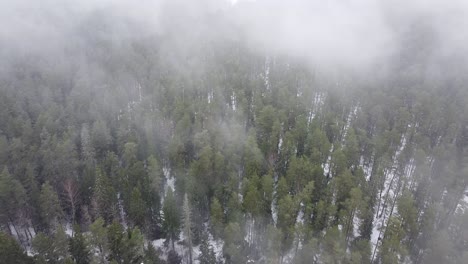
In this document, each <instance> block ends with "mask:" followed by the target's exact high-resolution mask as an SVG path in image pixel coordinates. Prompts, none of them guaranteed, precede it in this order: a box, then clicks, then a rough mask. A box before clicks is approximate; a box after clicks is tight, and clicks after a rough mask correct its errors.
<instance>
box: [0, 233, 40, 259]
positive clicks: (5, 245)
mask: <svg viewBox="0 0 468 264" xmlns="http://www.w3.org/2000/svg"><path fill="white" fill-rule="evenodd" d="M0 263H11V264H32V263H34V261H33V259H32V258H31V257H29V256H28V255H27V254H26V253H25V252H24V251H23V249H22V248H21V247H20V245H18V243H16V241H15V240H14V239H13V238H12V237H10V236H8V235H7V234H5V233H3V232H0Z"/></svg>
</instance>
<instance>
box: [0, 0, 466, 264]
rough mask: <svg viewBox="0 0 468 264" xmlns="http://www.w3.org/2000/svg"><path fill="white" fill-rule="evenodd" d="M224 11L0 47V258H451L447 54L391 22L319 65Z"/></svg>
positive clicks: (430, 39) (454, 258)
mask: <svg viewBox="0 0 468 264" xmlns="http://www.w3.org/2000/svg"><path fill="white" fill-rule="evenodd" d="M135 4H136V3H135ZM252 5H253V4H252ZM245 6H246V7H249V6H248V4H245ZM242 7H243V6H242V5H241V4H240V3H239V7H238V8H239V9H241V8H242ZM224 12H226V13H227V12H229V11H226V10H224V11H222V10H221V11H219V10H218V11H213V12H211V11H210V12H206V13H205V12H200V13H202V15H200V14H199V13H197V16H194V17H192V16H188V17H189V18H190V19H188V18H187V17H184V22H183V23H182V22H180V21H179V20H177V16H173V15H174V14H177V12H175V11H174V10H173V9H169V11H167V13H169V14H170V15H168V21H171V23H170V25H165V26H166V27H168V28H169V29H170V30H161V31H155V32H153V31H147V30H145V29H144V27H143V26H142V24H141V23H139V22H138V23H137V22H135V20H133V19H131V18H129V17H125V16H121V15H120V14H114V16H111V15H109V13H108V12H107V11H106V9H98V10H97V11H93V12H89V13H86V16H85V15H83V14H81V13H80V16H79V18H80V19H77V18H76V17H69V19H70V20H73V21H74V22H73V23H71V22H70V23H68V22H67V23H64V24H63V25H60V26H58V28H59V29H58V30H57V31H59V32H62V33H60V34H61V35H60V40H58V39H55V38H53V37H50V39H47V40H43V42H30V43H25V42H19V43H21V45H16V44H17V43H15V42H13V41H11V43H14V44H15V45H5V46H4V48H5V49H3V51H2V52H0V58H1V62H0V262H1V263H5V264H7V263H8V264H9V263H31V264H32V263H36V264H42V263H53V264H55V263H60V264H64V263H67V264H69V263H76V264H87V263H112V264H130V263H135V264H136V263H145V264H147V263H168V264H173V263H174V264H175V263H187V264H192V263H200V264H215V263H232V264H240V263H274V264H280V263H284V264H286V263H297V264H302V263H304V264H306V263H369V264H370V263H383V264H387V263H434V264H435V263H468V211H467V210H466V209H467V208H468V197H467V196H468V191H467V190H468V189H467V188H468V186H467V185H468V108H467V103H468V89H467V86H466V84H467V83H468V75H466V72H467V71H466V70H467V69H468V67H466V64H465V61H464V58H463V57H460V56H456V55H453V54H447V53H438V47H439V46H438V45H439V44H438V42H437V40H436V39H435V37H434V36H435V35H434V34H436V33H434V32H433V31H432V29H433V28H432V27H431V26H430V25H428V24H424V23H408V24H407V25H406V26H405V30H404V31H403V30H402V31H401V32H400V31H399V35H398V36H399V45H400V48H399V49H398V50H397V51H395V52H392V53H391V54H390V55H389V56H387V57H386V59H385V62H382V61H380V62H377V63H375V64H372V65H371V67H361V66H362V65H360V66H356V67H348V66H349V65H346V64H345V65H341V66H342V67H340V66H336V65H334V67H331V66H330V65H322V63H321V61H318V62H317V63H315V62H314V61H313V60H312V61H311V60H309V59H307V60H304V59H303V58H301V56H297V54H288V53H286V52H282V51H281V50H275V49H268V48H264V49H263V48H261V47H259V45H257V44H254V43H253V42H251V41H250V40H249V37H248V36H247V34H244V33H243V31H242V30H239V27H240V26H239V25H237V24H235V23H232V21H231V20H230V19H229V18H226V17H229V16H228V15H226V14H225V13H224ZM52 13H53V12H52ZM52 15H53V14H52ZM52 15H51V16H52ZM54 19H57V21H68V20H62V19H63V18H60V17H59V18H54ZM54 21H55V20H54ZM77 21H78V22H77ZM187 21H188V22H187ZM117 22H118V23H117ZM178 22H180V23H178ZM54 23H55V22H54ZM0 32H1V31H0ZM38 32H41V31H38ZM226 32H228V33H226ZM54 34H55V33H54ZM54 34H52V35H49V36H55V35H54ZM2 36H3V35H2ZM31 39H33V38H31ZM21 40H22V41H24V39H21ZM0 43H1V42H0ZM36 45H41V46H40V47H38V46H36ZM361 52H362V53H366V51H365V50H362V51H361ZM436 53H437V55H434V54H436ZM355 56H360V54H356V55H355ZM362 56H365V54H363V55H362ZM335 66H336V67H335ZM367 66H369V65H367ZM364 68H365V69H364Z"/></svg>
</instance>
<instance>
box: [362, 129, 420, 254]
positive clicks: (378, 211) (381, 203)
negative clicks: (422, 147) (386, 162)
mask: <svg viewBox="0 0 468 264" xmlns="http://www.w3.org/2000/svg"><path fill="white" fill-rule="evenodd" d="M406 144H407V140H406V135H402V136H401V140H400V146H399V148H398V149H397V150H396V152H395V155H393V157H392V164H391V166H390V167H389V168H386V169H385V170H384V180H385V181H384V187H383V189H382V190H381V192H380V195H379V197H378V198H379V200H378V201H377V203H376V205H375V207H374V211H375V215H374V221H373V228H372V234H371V246H372V252H374V251H375V249H376V247H378V243H379V241H380V240H379V237H381V236H382V235H383V233H384V232H385V227H386V225H387V222H388V219H389V217H390V214H392V213H396V212H397V211H398V210H397V207H396V206H395V207H394V208H392V204H393V203H394V200H395V199H396V198H397V195H398V192H399V191H400V190H399V183H398V182H399V179H398V177H397V172H396V170H397V168H398V157H399V156H400V155H401V153H402V152H403V150H404V149H405V147H406ZM410 164H411V163H410ZM408 166H409V165H408ZM413 170H414V169H413V168H411V169H410V173H412V172H411V171H413ZM405 171H406V169H405ZM392 210H393V211H392Z"/></svg>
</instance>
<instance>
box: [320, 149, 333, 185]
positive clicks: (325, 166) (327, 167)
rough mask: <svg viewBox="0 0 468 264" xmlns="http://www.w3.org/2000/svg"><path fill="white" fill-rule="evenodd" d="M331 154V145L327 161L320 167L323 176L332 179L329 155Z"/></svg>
mask: <svg viewBox="0 0 468 264" xmlns="http://www.w3.org/2000/svg"><path fill="white" fill-rule="evenodd" d="M332 152H333V144H332V146H331V148H330V152H329V153H330V155H329V156H328V158H327V161H326V162H325V163H324V164H322V165H321V166H322V169H323V176H330V177H332V174H331V171H330V165H331V164H330V163H331V153H332Z"/></svg>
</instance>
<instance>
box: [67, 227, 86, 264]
mask: <svg viewBox="0 0 468 264" xmlns="http://www.w3.org/2000/svg"><path fill="white" fill-rule="evenodd" d="M74 229H75V236H73V237H71V238H70V241H69V245H70V253H71V256H72V259H73V260H74V261H75V263H76V264H89V263H90V251H89V248H88V242H87V241H86V239H85V237H84V236H83V234H82V233H81V231H80V230H79V227H78V226H75V227H74Z"/></svg>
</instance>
